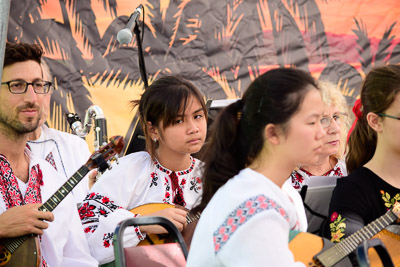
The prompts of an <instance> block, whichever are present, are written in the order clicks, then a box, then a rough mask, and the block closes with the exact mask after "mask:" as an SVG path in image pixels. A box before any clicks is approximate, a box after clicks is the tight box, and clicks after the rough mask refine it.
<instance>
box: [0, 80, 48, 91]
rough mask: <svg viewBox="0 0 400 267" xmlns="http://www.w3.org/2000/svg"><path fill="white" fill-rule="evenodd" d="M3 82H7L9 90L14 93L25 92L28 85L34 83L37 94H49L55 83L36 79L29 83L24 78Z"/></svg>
mask: <svg viewBox="0 0 400 267" xmlns="http://www.w3.org/2000/svg"><path fill="white" fill-rule="evenodd" d="M1 84H7V86H8V90H9V91H10V92H11V93H12V94H24V93H25V92H26V91H27V90H28V85H32V87H33V91H35V93H36V94H47V93H48V92H49V91H50V88H52V85H53V84H52V83H51V82H48V81H35V82H31V83H28V82H26V81H23V80H15V81H8V82H2V83H1Z"/></svg>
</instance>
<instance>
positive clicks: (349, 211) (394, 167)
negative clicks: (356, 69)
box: [324, 65, 400, 260]
mask: <svg viewBox="0 0 400 267" xmlns="http://www.w3.org/2000/svg"><path fill="white" fill-rule="evenodd" d="M399 92H400V66H396V65H387V66H383V67H379V68H376V69H373V70H372V71H371V72H370V73H369V74H368V75H367V77H366V78H365V81H364V83H363V86H362V89H361V97H360V100H359V101H357V102H356V103H355V106H354V108H353V111H354V113H355V115H356V122H355V127H354V130H353V131H352V132H351V135H350V138H349V144H348V145H349V148H348V149H349V152H348V155H347V157H346V165H347V169H348V171H349V173H350V175H349V176H348V177H344V178H341V179H339V180H338V182H337V186H336V188H335V190H334V192H333V195H332V199H331V205H330V209H329V210H330V218H329V219H328V221H327V222H326V223H325V227H324V235H325V236H326V237H327V238H329V239H331V240H332V241H333V242H339V241H341V240H342V239H343V238H345V237H347V236H349V235H350V234H352V233H354V232H356V231H357V230H359V229H360V228H362V227H363V226H365V225H367V224H368V223H370V222H372V221H373V220H375V219H377V218H379V217H380V216H382V215H383V214H385V213H386V212H387V210H388V209H390V208H391V207H392V206H393V205H394V203H395V202H398V201H399V200H400V178H399V173H400V164H399V163H400V139H399V133H400V121H399V120H400V93H399ZM353 260H355V259H353Z"/></svg>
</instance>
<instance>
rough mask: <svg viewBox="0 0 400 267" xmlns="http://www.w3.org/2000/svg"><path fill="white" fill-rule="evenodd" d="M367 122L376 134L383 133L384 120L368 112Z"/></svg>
mask: <svg viewBox="0 0 400 267" xmlns="http://www.w3.org/2000/svg"><path fill="white" fill-rule="evenodd" d="M367 122H368V125H369V126H370V127H371V128H372V129H374V131H375V132H380V131H382V125H381V123H382V120H381V119H380V117H379V115H378V114H376V113H373V112H368V114H367Z"/></svg>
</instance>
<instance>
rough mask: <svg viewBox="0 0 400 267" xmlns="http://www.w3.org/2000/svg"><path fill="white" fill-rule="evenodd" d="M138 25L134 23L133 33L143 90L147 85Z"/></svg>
mask: <svg viewBox="0 0 400 267" xmlns="http://www.w3.org/2000/svg"><path fill="white" fill-rule="evenodd" d="M138 24H139V23H136V25H135V28H134V29H133V32H134V33H135V35H136V42H137V46H138V57H139V70H140V75H141V76H142V80H143V83H144V88H145V89H146V88H147V86H148V85H149V84H148V82H147V74H146V66H145V64H144V56H143V48H142V40H141V39H140V29H139V26H138ZM143 25H144V23H143ZM143 31H144V29H143Z"/></svg>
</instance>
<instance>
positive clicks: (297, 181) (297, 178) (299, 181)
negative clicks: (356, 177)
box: [290, 164, 343, 189]
mask: <svg viewBox="0 0 400 267" xmlns="http://www.w3.org/2000/svg"><path fill="white" fill-rule="evenodd" d="M300 171H302V172H304V173H305V174H307V175H308V176H315V175H314V174H312V173H311V172H309V171H306V170H305V169H303V168H300ZM321 176H337V177H343V172H342V170H341V169H340V166H339V164H336V165H335V167H333V169H330V170H329V171H327V172H326V173H324V174H323V175H321ZM290 178H291V179H292V186H293V187H294V188H295V189H301V188H302V187H303V185H304V177H303V175H302V174H301V173H299V172H298V171H296V170H294V171H293V172H292V174H291V175H290Z"/></svg>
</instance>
